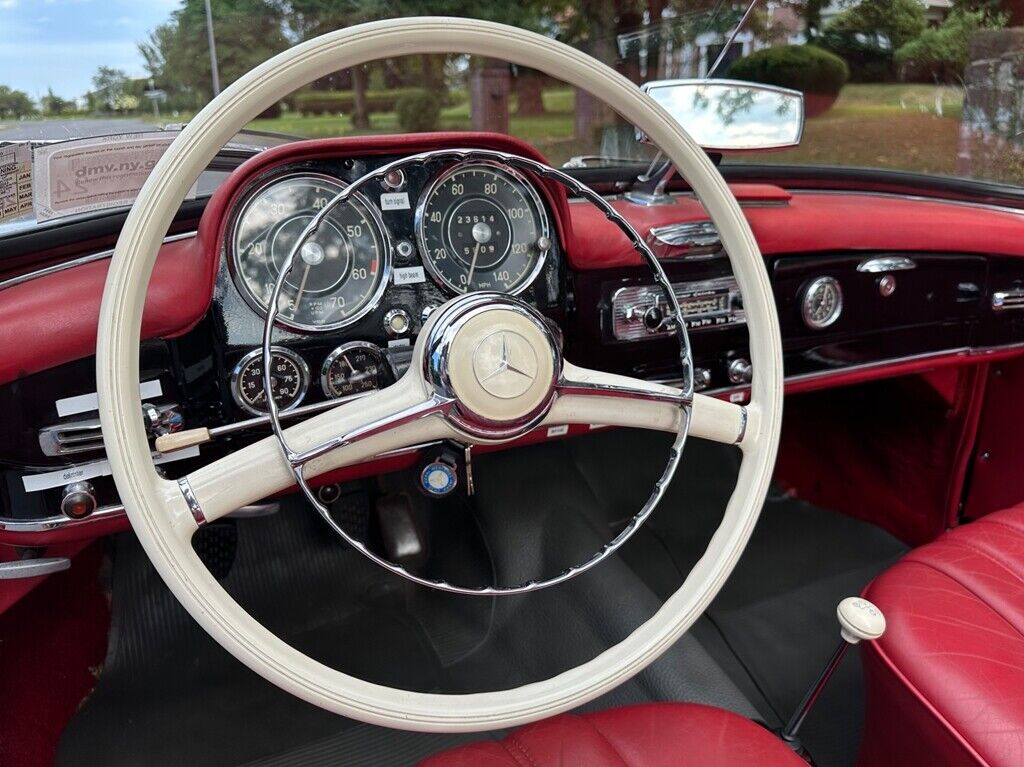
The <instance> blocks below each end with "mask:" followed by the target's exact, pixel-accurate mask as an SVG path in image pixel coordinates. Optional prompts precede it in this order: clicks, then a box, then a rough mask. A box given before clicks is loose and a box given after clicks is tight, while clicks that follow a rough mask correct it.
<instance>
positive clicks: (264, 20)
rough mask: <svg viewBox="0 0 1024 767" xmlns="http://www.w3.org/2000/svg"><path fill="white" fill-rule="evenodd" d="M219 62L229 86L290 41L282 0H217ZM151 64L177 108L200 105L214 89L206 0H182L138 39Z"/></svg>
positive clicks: (223, 82)
mask: <svg viewBox="0 0 1024 767" xmlns="http://www.w3.org/2000/svg"><path fill="white" fill-rule="evenodd" d="M211 11H212V16H213V31H214V35H215V37H216V42H217V68H218V73H219V75H220V82H221V86H222V87H225V86H227V85H229V84H231V83H232V82H233V81H235V80H237V79H238V78H239V77H241V76H242V75H243V74H245V73H246V72H248V71H249V70H250V69H252V68H253V67H255V66H256V65H258V64H261V63H262V62H264V61H265V60H266V59H268V58H270V57H271V56H273V55H274V54H276V53H279V52H280V51H282V50H284V49H285V48H287V47H288V45H289V40H288V38H287V37H286V35H285V23H284V18H283V16H282V6H281V4H280V3H277V2H272V0H212V3H211ZM139 51H140V53H141V54H142V57H143V59H144V61H145V62H146V69H147V71H148V72H149V75H150V77H151V78H152V79H153V80H154V81H155V83H156V85H157V87H158V88H161V89H162V90H164V91H166V92H167V93H168V101H169V106H171V107H172V108H174V109H182V108H186V109H187V108H196V107H199V106H202V105H203V104H205V103H206V102H207V101H209V99H210V97H211V95H212V76H211V71H210V50H209V46H208V44H207V39H206V9H205V6H204V2H203V0H182V4H181V7H180V8H179V9H178V10H176V11H174V12H173V13H172V14H171V18H170V19H169V20H168V21H167V22H166V23H165V24H161V25H159V26H158V27H157V28H156V29H154V30H153V31H152V32H151V33H150V35H149V38H148V39H147V40H146V41H144V42H142V43H140V44H139Z"/></svg>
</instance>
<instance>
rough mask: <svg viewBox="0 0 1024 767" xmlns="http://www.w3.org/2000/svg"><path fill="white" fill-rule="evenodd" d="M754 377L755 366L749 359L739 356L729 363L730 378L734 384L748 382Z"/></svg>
mask: <svg viewBox="0 0 1024 767" xmlns="http://www.w3.org/2000/svg"><path fill="white" fill-rule="evenodd" d="M753 378H754V367H753V366H752V365H751V364H750V361H749V360H746V359H744V358H743V357H737V358H736V359H734V360H733V361H732V362H730V363H729V380H730V381H732V382H733V383H734V384H748V383H750V382H751V380H753Z"/></svg>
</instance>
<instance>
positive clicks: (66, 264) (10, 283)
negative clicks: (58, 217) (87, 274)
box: [0, 232, 198, 291]
mask: <svg viewBox="0 0 1024 767" xmlns="http://www.w3.org/2000/svg"><path fill="white" fill-rule="evenodd" d="M197 234H198V232H181V233H179V234H171V235H168V236H167V237H164V241H163V244H164V245H167V244H169V243H172V242H180V241H182V240H188V239H190V238H193V237H195V236H196V235H197ZM113 255H114V249H113V248H110V249H109V250H101V251H100V252H98V253H90V254H89V255H87V256H79V257H78V258H73V259H71V260H70V261H62V262H61V263H59V264H52V265H51V266H47V267H45V268H43V269H37V270H35V271H33V272H25V274H19V275H17V276H16V277H11V278H9V279H6V280H3V281H0V291H4V290H7V288H13V287H14V286H15V285H20V284H22V283H23V282H30V281H31V280H34V279H37V278H39V277H47V276H49V275H51V274H57V273H58V272H63V271H64V270H66V269H74V268H75V267H76V266H83V265H85V264H91V263H92V262H94V261H103V260H104V259H107V258H110V257H111V256H113Z"/></svg>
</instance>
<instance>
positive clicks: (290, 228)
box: [228, 173, 391, 332]
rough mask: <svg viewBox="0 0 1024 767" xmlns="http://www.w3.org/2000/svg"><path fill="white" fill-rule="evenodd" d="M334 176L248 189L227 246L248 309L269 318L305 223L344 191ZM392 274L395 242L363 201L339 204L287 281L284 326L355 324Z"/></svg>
mask: <svg viewBox="0 0 1024 767" xmlns="http://www.w3.org/2000/svg"><path fill="white" fill-rule="evenodd" d="M345 186H346V185H345V184H344V183H343V182H342V181H340V180H338V179H336V178H333V177H331V176H326V175H322V174H316V173H293V174H289V175H283V176H277V177H275V178H271V179H269V180H267V181H265V182H263V183H262V184H259V185H257V186H255V187H254V188H253V189H252V190H250V191H249V192H248V193H247V195H246V197H245V199H244V202H243V203H242V204H241V206H240V208H239V211H238V213H237V215H236V216H235V220H234V223H233V225H232V227H231V236H230V239H229V242H228V249H229V251H230V258H229V259H228V264H229V266H230V271H231V275H232V278H233V279H234V282H235V286H236V287H237V288H238V290H239V292H240V293H241V294H242V297H243V298H244V299H245V301H246V303H247V304H249V306H250V307H251V308H252V309H253V310H254V311H256V312H257V313H258V314H260V315H261V316H266V311H267V302H268V300H269V298H270V295H271V294H272V293H273V292H274V286H275V283H276V280H277V277H278V275H279V274H280V270H281V266H282V264H283V263H284V262H285V260H286V257H287V256H288V254H289V252H290V250H291V247H292V245H293V244H294V243H295V242H296V241H297V240H298V238H299V235H300V234H301V233H302V231H303V229H304V228H305V226H306V224H308V223H309V221H311V220H312V219H313V217H314V216H315V215H316V214H317V212H319V210H320V209H322V208H323V206H324V205H326V204H327V202H328V201H329V200H330V199H332V198H333V197H334V196H335V195H337V194H338V192H340V191H341V190H342V189H344V188H345ZM390 276H391V241H390V237H389V235H388V232H387V229H386V228H385V227H384V224H383V221H382V220H381V217H380V213H379V212H378V211H377V209H376V208H375V207H374V206H373V205H372V204H370V202H369V201H368V200H367V199H366V197H365V196H363V195H353V196H352V199H350V200H348V201H346V203H345V204H344V205H339V206H337V207H336V208H335V209H334V210H332V211H331V215H330V216H329V217H328V218H327V220H325V221H324V222H323V225H322V226H321V227H320V229H319V231H318V232H317V234H316V236H315V237H312V238H310V239H309V241H308V242H306V243H305V244H304V245H303V247H302V252H301V253H300V254H299V258H298V259H296V261H295V263H294V264H293V266H292V268H291V269H290V270H289V273H288V274H287V275H286V277H285V284H284V288H283V290H282V292H281V297H280V299H279V301H281V302H283V304H282V305H279V306H278V313H277V321H278V323H279V324H280V325H283V326H286V327H289V328H293V329H297V330H304V331H310V332H316V331H327V330H336V329H338V328H342V327H345V326H347V325H351V324H352V323H353V322H355V321H356V320H358V319H359V318H361V317H363V316H365V315H366V314H367V313H368V312H370V311H371V310H372V309H373V308H374V307H375V306H376V305H377V303H378V302H379V300H380V297H381V295H382V294H383V293H384V289H385V288H386V287H387V284H388V281H389V279H390Z"/></svg>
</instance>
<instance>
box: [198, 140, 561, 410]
mask: <svg viewBox="0 0 1024 767" xmlns="http://www.w3.org/2000/svg"><path fill="white" fill-rule="evenodd" d="M397 159H400V158H398V157H396V156H392V155H387V154H383V155H379V156H373V157H358V158H339V159H325V160H317V161H306V162H297V163H286V164H283V165H281V166H279V167H276V168H274V169H272V170H271V171H269V172H265V173H258V174H256V175H255V176H253V177H252V178H251V179H249V180H248V181H247V182H246V183H245V184H243V185H241V186H240V188H239V189H238V192H237V194H236V196H235V199H234V200H233V201H232V203H231V205H230V207H229V209H228V212H227V215H226V217H225V225H224V227H223V229H222V235H221V237H220V255H219V261H220V262H221V263H222V265H223V266H222V267H221V270H220V273H219V276H218V281H217V285H216V289H215V296H214V302H213V310H214V314H215V315H216V320H215V323H214V324H215V325H216V328H217V331H218V333H219V334H220V338H219V339H218V340H217V343H216V344H215V346H216V347H217V348H218V349H220V350H222V352H223V360H222V364H223V367H224V369H225V370H230V375H229V376H228V379H227V380H228V385H229V387H230V394H231V398H230V401H231V402H232V403H234V405H236V406H237V408H238V409H239V410H240V411H242V413H241V414H246V415H250V416H260V415H262V414H264V413H265V412H266V411H267V403H266V401H265V397H266V393H265V391H264V387H263V359H262V356H263V355H262V352H261V350H260V348H259V346H260V344H261V342H262V333H263V326H264V322H265V319H266V315H267V306H268V303H269V302H270V300H272V298H273V295H274V293H275V286H276V285H277V284H278V283H279V282H280V288H279V290H278V291H277V316H276V326H277V330H276V337H277V343H276V345H275V346H274V349H273V355H272V357H271V360H270V365H271V378H272V382H273V388H274V397H275V401H276V403H277V405H278V407H279V408H280V409H281V410H282V411H283V412H286V413H287V412H291V411H295V410H298V409H300V408H303V407H305V408H306V410H303V411H302V412H307V411H308V409H309V406H316V405H318V404H319V405H326V404H329V403H330V402H331V401H334V400H339V399H347V398H354V397H358V396H362V395H365V394H367V393H369V392H371V391H374V390H376V389H378V388H381V387H383V386H387V385H390V384H391V383H393V382H394V381H395V380H396V379H397V378H398V377H399V376H400V375H401V374H402V373H403V372H404V370H405V367H406V365H407V364H408V361H409V358H410V356H411V349H412V341H413V339H414V338H415V337H416V335H417V333H418V332H419V329H420V327H421V326H422V325H423V323H424V322H425V321H426V320H427V318H428V317H429V316H430V314H431V312H433V311H434V310H435V309H436V308H437V307H438V306H440V305H441V304H443V303H444V302H445V301H446V300H448V299H449V298H451V297H452V296H455V295H458V294H461V293H465V292H468V291H479V290H491V291H497V292H502V293H508V294H511V295H517V296H521V297H522V298H523V299H524V300H526V301H528V302H529V303H531V304H533V305H534V306H535V307H536V308H538V309H540V310H541V311H544V312H547V313H549V314H551V315H552V323H553V325H554V326H557V315H558V313H559V312H558V307H559V297H560V296H561V295H563V294H564V289H565V285H564V281H565V269H564V266H563V258H562V248H561V246H560V244H559V242H558V238H557V237H556V236H554V235H553V228H552V224H551V214H550V213H549V209H548V203H547V202H546V199H545V192H543V191H542V190H541V189H540V188H539V187H538V186H537V184H536V182H535V181H534V180H533V179H532V178H530V177H529V176H527V175H525V174H524V173H521V172H520V171H518V170H516V169H514V168H512V167H510V166H507V165H504V164H503V163H501V162H499V161H496V160H490V159H489V160H455V161H453V160H451V159H450V156H448V155H443V156H439V157H426V158H425V159H424V160H422V161H415V162H412V163H408V164H403V165H402V167H401V168H398V169H395V170H392V171H389V172H387V173H384V174H383V175H382V176H381V178H380V179H379V180H377V179H373V180H370V181H368V182H366V183H364V184H362V185H361V186H360V187H359V188H358V189H353V190H351V191H350V194H349V196H348V197H343V196H339V195H341V194H342V192H343V191H344V190H346V189H347V188H348V187H349V185H350V184H352V183H353V182H355V181H357V180H358V179H359V178H360V177H362V176H363V175H364V174H366V173H368V172H371V171H374V170H375V169H377V168H384V167H385V166H388V165H390V164H393V163H394V161H395V160H397ZM318 215H319V216H320V218H319V226H318V227H317V228H316V229H315V231H313V230H310V231H308V232H307V231H306V230H307V228H308V227H310V225H311V222H313V221H314V218H315V217H317V216H318ZM304 232H305V233H306V234H307V235H308V236H307V237H306V238H305V241H304V242H302V243H300V239H301V237H302V235H303V233H304ZM289 258H291V259H292V262H291V263H292V265H291V268H290V269H288V270H287V273H286V274H284V275H283V277H282V275H281V270H282V269H283V268H285V265H286V264H287V263H288V260H289ZM241 414H240V415H241Z"/></svg>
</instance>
